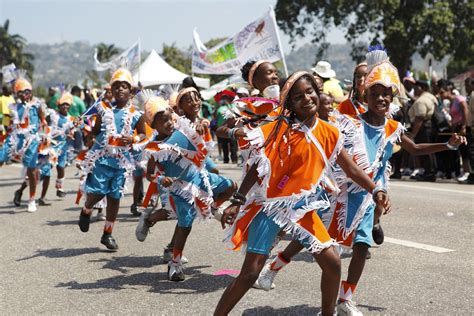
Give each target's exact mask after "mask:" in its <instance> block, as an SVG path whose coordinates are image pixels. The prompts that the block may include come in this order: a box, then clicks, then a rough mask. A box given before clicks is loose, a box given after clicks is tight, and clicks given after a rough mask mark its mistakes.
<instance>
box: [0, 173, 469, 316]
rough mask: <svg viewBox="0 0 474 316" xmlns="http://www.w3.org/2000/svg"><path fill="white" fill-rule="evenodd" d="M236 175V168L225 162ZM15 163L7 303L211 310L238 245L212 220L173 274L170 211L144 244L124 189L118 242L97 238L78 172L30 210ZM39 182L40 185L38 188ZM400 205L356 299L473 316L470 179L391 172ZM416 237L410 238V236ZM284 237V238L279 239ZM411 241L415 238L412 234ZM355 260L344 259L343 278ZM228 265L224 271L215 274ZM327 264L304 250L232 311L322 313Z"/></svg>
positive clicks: (64, 308) (5, 211)
mask: <svg viewBox="0 0 474 316" xmlns="http://www.w3.org/2000/svg"><path fill="white" fill-rule="evenodd" d="M220 167H221V170H222V174H224V175H227V176H230V177H232V178H234V179H235V180H239V179H240V172H241V170H240V168H237V167H235V166H230V165H221V166H220ZM20 170H21V169H20V167H19V166H18V165H17V164H13V165H9V166H4V167H3V168H1V169H0V201H1V202H0V238H1V239H0V240H1V242H0V280H1V281H0V284H1V286H0V314H2V315H10V314H68V315H69V314H90V315H103V314H105V315H108V314H156V315H211V314H212V311H213V310H214V307H215V306H216V304H217V302H218V300H219V298H220V296H221V295H222V292H223V291H224V289H225V287H226V286H227V285H228V284H229V283H230V281H231V280H232V278H233V275H232V274H226V273H232V272H235V271H232V270H238V269H240V266H241V264H242V261H243V256H242V255H241V254H240V253H234V252H232V251H229V250H227V249H226V247H225V245H224V244H223V243H222V242H221V240H222V238H223V231H222V229H221V227H220V224H219V223H217V222H216V221H212V222H211V223H207V224H206V223H203V224H196V225H194V227H193V231H192V232H191V235H190V237H189V239H188V244H187V245H186V249H185V251H184V255H185V256H186V257H188V258H189V260H190V262H189V263H188V264H187V265H186V267H185V273H186V275H187V279H186V281H184V282H181V283H173V282H169V281H167V277H166V273H167V266H166V265H164V264H162V261H161V256H162V253H163V247H165V245H166V244H167V242H168V241H169V239H170V238H171V235H172V232H173V229H174V226H175V224H176V222H175V221H168V222H162V223H158V224H156V225H155V226H154V227H153V228H152V230H151V235H149V236H148V238H147V240H146V241H145V242H143V243H141V242H138V241H137V240H136V239H135V235H134V231H135V227H136V225H137V222H138V218H136V217H132V216H131V215H130V211H129V207H130V204H131V201H132V199H131V196H130V194H128V195H126V197H125V198H124V199H123V201H122V204H121V209H120V214H119V219H118V222H117V223H116V225H115V229H114V237H115V239H116V240H117V242H118V244H119V247H120V249H119V251H118V252H116V253H110V252H106V251H105V250H104V247H103V246H102V245H101V244H100V242H99V240H100V236H101V234H102V229H103V222H97V223H92V224H91V229H90V231H89V232H88V233H81V232H80V231H79V228H78V226H77V221H78V216H79V207H78V206H77V205H75V204H74V199H75V192H76V189H77V186H78V178H77V177H75V176H74V174H75V172H76V170H75V168H73V167H70V168H69V169H68V170H67V178H68V179H67V180H66V190H67V192H68V195H67V196H66V197H65V198H64V199H59V198H56V197H55V190H54V181H55V173H54V175H53V178H52V181H51V183H52V185H51V187H50V191H49V192H48V197H49V201H50V202H51V203H52V205H51V206H45V207H40V208H39V210H38V212H36V213H32V214H30V213H27V212H26V204H27V201H26V199H27V196H28V194H27V191H25V194H24V197H23V205H22V206H21V207H19V208H17V207H15V206H14V205H13V203H12V202H11V201H12V198H13V192H14V191H15V190H16V189H17V188H18V187H19V185H20V179H19V174H20ZM37 191H38V192H39V191H40V189H39V188H38V189H37ZM391 194H392V202H393V205H394V206H393V212H392V213H391V214H390V215H388V216H384V217H383V218H382V225H383V228H384V230H385V236H386V237H388V238H387V240H386V242H385V243H384V244H383V245H382V246H380V247H374V248H372V249H371V253H372V258H371V259H370V260H368V261H367V264H366V268H365V272H364V275H363V276H362V279H361V281H360V283H359V286H358V289H357V292H356V294H355V296H354V300H355V301H356V302H357V303H358V305H359V308H360V310H361V311H362V312H363V313H364V314H365V315H372V314H374V315H375V314H384V315H422V314H424V315H471V314H473V308H474V304H473V298H474V295H473V292H474V273H473V272H474V269H473V268H474V266H473V263H474V259H473V258H474V252H473V244H472V241H473V231H474V229H473V228H474V216H473V215H474V186H468V185H458V184H455V183H417V182H412V181H393V185H392V189H391ZM410 242H411V243H410ZM287 243H288V241H287V240H285V241H283V242H281V243H280V245H279V246H278V248H283V247H285V245H286V244H287ZM413 243H416V244H413ZM349 260H350V259H343V279H344V277H345V275H346V273H347V266H348V264H349ZM216 274H223V275H216ZM320 275H321V271H320V269H319V267H318V265H317V264H315V263H314V262H312V257H311V256H310V255H309V254H307V253H303V254H299V255H298V256H297V257H296V258H295V259H294V260H293V262H292V263H291V264H289V265H288V266H287V267H285V268H284V270H282V271H281V272H280V273H279V275H278V277H277V278H276V280H275V283H276V289H275V290H272V291H269V292H264V291H261V290H255V289H251V290H250V291H249V292H248V293H247V295H246V296H245V297H244V298H243V299H242V301H241V302H240V303H239V304H238V305H237V306H236V308H235V309H234V311H233V313H232V314H233V315H315V314H316V313H317V312H318V311H319V306H320V299H321V292H320V289H319V282H320Z"/></svg>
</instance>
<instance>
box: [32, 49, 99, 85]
mask: <svg viewBox="0 0 474 316" xmlns="http://www.w3.org/2000/svg"><path fill="white" fill-rule="evenodd" d="M26 51H27V52H29V53H31V54H33V55H34V56H35V60H34V66H35V72H34V75H33V81H34V84H35V86H44V87H49V86H52V85H56V84H58V83H70V84H76V83H77V82H78V81H82V80H83V79H84V78H85V77H86V70H89V69H93V56H94V47H93V46H92V45H91V44H89V43H88V42H74V43H69V42H64V43H60V44H29V45H28V47H27V49H26Z"/></svg>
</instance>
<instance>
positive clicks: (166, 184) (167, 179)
mask: <svg viewBox="0 0 474 316" xmlns="http://www.w3.org/2000/svg"><path fill="white" fill-rule="evenodd" d="M160 184H161V185H162V186H164V187H165V188H167V187H169V186H171V185H172V184H173V179H172V178H170V177H164V178H163V179H161V182H160Z"/></svg>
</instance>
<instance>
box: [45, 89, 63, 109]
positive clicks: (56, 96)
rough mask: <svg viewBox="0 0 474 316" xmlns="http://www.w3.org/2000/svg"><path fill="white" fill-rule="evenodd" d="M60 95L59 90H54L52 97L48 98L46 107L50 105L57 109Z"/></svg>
mask: <svg viewBox="0 0 474 316" xmlns="http://www.w3.org/2000/svg"><path fill="white" fill-rule="evenodd" d="M60 97H61V93H60V92H56V93H55V94H54V95H53V96H52V97H51V99H49V101H48V107H50V108H51V109H53V110H56V111H57V110H58V104H57V102H58V100H59V98H60Z"/></svg>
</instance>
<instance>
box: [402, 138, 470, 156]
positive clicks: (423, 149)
mask: <svg viewBox="0 0 474 316" xmlns="http://www.w3.org/2000/svg"><path fill="white" fill-rule="evenodd" d="M465 143H466V138H465V137H463V136H459V135H458V134H453V136H451V138H450V139H449V141H448V143H436V144H430V143H422V144H415V143H414V142H413V141H412V140H411V139H410V138H409V137H408V136H406V135H402V137H401V142H400V146H402V148H403V149H405V150H406V151H408V152H409V153H410V154H412V155H429V154H433V153H437V152H439V151H444V150H449V149H450V148H449V146H448V145H447V144H449V145H451V146H454V147H456V146H459V145H461V144H465Z"/></svg>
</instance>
